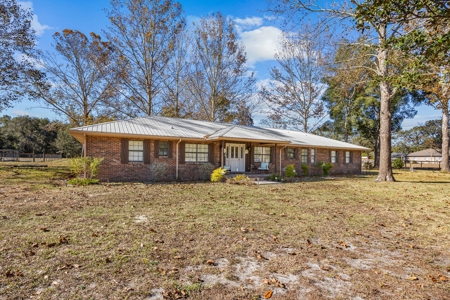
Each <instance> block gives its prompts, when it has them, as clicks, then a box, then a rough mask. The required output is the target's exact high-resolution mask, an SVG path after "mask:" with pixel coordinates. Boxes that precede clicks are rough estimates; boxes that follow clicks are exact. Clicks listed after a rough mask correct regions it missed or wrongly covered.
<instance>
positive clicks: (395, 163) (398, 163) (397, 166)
mask: <svg viewBox="0 0 450 300" xmlns="http://www.w3.org/2000/svg"><path fill="white" fill-rule="evenodd" d="M403 166H404V163H403V159H401V158H400V157H397V158H396V159H394V161H393V162H392V167H393V168H394V169H399V170H400V169H401V168H403Z"/></svg>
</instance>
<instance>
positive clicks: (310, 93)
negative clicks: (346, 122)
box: [260, 26, 329, 132]
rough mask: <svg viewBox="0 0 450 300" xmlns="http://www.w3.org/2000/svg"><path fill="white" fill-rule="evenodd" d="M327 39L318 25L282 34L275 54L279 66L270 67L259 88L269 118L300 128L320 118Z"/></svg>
mask: <svg viewBox="0 0 450 300" xmlns="http://www.w3.org/2000/svg"><path fill="white" fill-rule="evenodd" d="M328 40H329V36H326V35H325V34H323V33H321V31H320V30H319V27H317V28H310V27H309V26H305V27H304V28H303V29H302V31H301V32H300V31H299V32H295V33H292V32H289V33H285V34H283V36H282V38H281V43H280V44H281V46H280V49H278V52H277V53H276V55H275V58H276V60H277V62H278V65H279V66H278V67H273V68H272V69H271V70H270V76H271V82H270V83H269V84H268V86H265V87H263V88H262V90H261V92H260V96H261V98H262V99H263V100H264V101H265V102H266V104H267V105H268V106H269V107H270V108H271V111H270V116H269V118H271V119H285V120H286V121H287V124H288V126H290V127H301V128H302V129H303V131H304V132H310V131H312V130H314V129H315V128H316V126H317V125H319V124H320V123H321V122H322V120H323V118H324V117H325V116H326V113H325V110H324V105H323V103H322V101H321V99H320V98H321V96H322V93H323V92H324V91H325V89H326V86H325V85H324V84H323V83H322V80H323V78H324V77H325V75H326V73H327V64H326V59H325V57H327V53H326V51H327V41H328ZM275 116H277V117H275ZM311 122H314V123H313V124H311Z"/></svg>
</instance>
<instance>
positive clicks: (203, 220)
mask: <svg viewBox="0 0 450 300" xmlns="http://www.w3.org/2000/svg"><path fill="white" fill-rule="evenodd" d="M16 172H18V171H17V170H14V169H10V168H1V167H0V179H1V181H0V182H1V184H0V299H3V298H4V299H21V298H31V297H33V298H35V299H61V298H93V299H105V298H109V299H163V298H172V299H176V298H190V299H261V298H263V296H264V295H265V294H266V293H267V292H268V291H272V298H274V299H318V298H327V297H328V298H337V299H410V298H413V299H422V298H423V299H426V298H431V299H448V298H449V297H450V283H449V281H448V277H450V273H449V271H450V253H449V249H450V241H449V239H448V237H449V229H450V226H449V224H450V222H449V221H450V215H449V207H450V201H449V200H448V199H449V193H450V192H449V189H448V184H449V183H450V175H448V174H442V173H439V172H414V173H410V172H399V173H398V174H396V178H397V180H399V182H397V183H374V182H373V180H374V179H375V176H374V175H365V176H355V177H344V178H339V177H336V178H334V179H331V180H322V179H319V178H317V179H309V180H306V181H303V182H299V183H289V184H279V185H261V186H258V185H251V186H241V185H227V184H223V183H218V184H212V183H174V184H149V185H145V184H114V185H113V184H105V185H98V186H88V187H66V186H65V185H61V184H60V182H61V180H63V179H64V178H65V177H67V176H68V175H67V169H64V167H63V166H60V167H58V168H56V167H55V168H53V167H52V166H50V167H49V168H47V169H45V170H36V169H32V170H27V169H21V170H20V173H19V174H16ZM17 177H19V178H17ZM2 297H3V298H2Z"/></svg>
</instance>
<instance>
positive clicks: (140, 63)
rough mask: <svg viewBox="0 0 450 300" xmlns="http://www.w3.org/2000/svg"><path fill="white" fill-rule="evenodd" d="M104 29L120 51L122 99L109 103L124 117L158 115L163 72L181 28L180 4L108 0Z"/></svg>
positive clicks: (165, 1)
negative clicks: (107, 24)
mask: <svg viewBox="0 0 450 300" xmlns="http://www.w3.org/2000/svg"><path fill="white" fill-rule="evenodd" d="M111 5H112V8H111V9H110V10H106V12H107V16H108V18H109V19H110V21H111V26H110V27H109V28H108V29H109V31H108V32H106V35H107V37H108V39H110V40H111V41H112V42H113V44H114V46H115V48H116V49H117V51H118V52H119V53H120V55H119V58H118V60H117V61H116V62H115V63H116V67H117V70H116V72H117V73H119V74H121V79H122V80H121V84H120V85H118V86H117V90H118V91H119V92H120V93H121V95H122V97H123V99H124V101H122V102H115V103H111V105H115V106H116V107H117V108H118V109H119V110H121V112H122V113H123V114H125V115H127V116H137V115H142V114H144V115H149V116H150V115H154V114H158V113H159V112H160V110H161V107H162V104H163V103H162V100H161V98H162V95H161V91H162V90H163V88H164V82H163V78H164V71H165V68H166V67H167V64H168V62H169V59H170V57H171V56H172V53H173V51H174V48H175V40H176V38H177V33H178V32H179V31H181V30H182V29H183V28H184V19H183V18H182V16H181V14H182V8H181V4H180V3H178V2H175V3H174V2H173V1H172V0H112V1H111Z"/></svg>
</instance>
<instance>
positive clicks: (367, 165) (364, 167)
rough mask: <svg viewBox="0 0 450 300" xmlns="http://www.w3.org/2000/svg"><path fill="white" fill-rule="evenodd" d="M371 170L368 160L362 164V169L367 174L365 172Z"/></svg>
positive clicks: (371, 166) (370, 163)
mask: <svg viewBox="0 0 450 300" xmlns="http://www.w3.org/2000/svg"><path fill="white" fill-rule="evenodd" d="M372 168H373V165H372V162H371V161H370V160H368V161H365V162H364V163H363V169H364V170H365V171H366V172H367V171H369V170H370V169H372Z"/></svg>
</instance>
